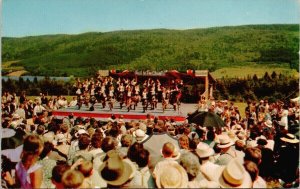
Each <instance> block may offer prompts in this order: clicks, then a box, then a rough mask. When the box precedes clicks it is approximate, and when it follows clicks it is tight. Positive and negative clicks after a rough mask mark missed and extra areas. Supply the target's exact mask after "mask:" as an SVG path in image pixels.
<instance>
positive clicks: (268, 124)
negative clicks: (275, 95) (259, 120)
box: [264, 119, 272, 128]
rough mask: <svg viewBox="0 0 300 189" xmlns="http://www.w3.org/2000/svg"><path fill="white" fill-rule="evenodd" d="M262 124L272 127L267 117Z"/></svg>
mask: <svg viewBox="0 0 300 189" xmlns="http://www.w3.org/2000/svg"><path fill="white" fill-rule="evenodd" d="M264 125H265V126H267V127H269V128H271V127H272V121H271V120H269V119H268V120H267V121H265V122H264Z"/></svg>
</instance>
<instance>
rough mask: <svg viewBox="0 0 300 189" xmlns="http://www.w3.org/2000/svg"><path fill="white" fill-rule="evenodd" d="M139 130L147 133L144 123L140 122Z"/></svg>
mask: <svg viewBox="0 0 300 189" xmlns="http://www.w3.org/2000/svg"><path fill="white" fill-rule="evenodd" d="M139 129H141V130H143V131H144V132H147V125H146V124H145V123H142V122H140V123H139Z"/></svg>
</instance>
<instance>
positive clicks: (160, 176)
mask: <svg viewBox="0 0 300 189" xmlns="http://www.w3.org/2000/svg"><path fill="white" fill-rule="evenodd" d="M160 165H161V166H160V168H159V170H158V171H157V172H156V175H155V176H156V180H155V182H156V186H157V187H158V188H187V186H188V175H187V173H186V171H185V169H184V168H183V167H182V166H180V165H179V164H178V163H177V162H175V161H166V162H164V163H162V164H160Z"/></svg>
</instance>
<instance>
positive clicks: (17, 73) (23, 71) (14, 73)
mask: <svg viewBox="0 0 300 189" xmlns="http://www.w3.org/2000/svg"><path fill="white" fill-rule="evenodd" d="M24 73H27V71H26V70H20V71H15V72H11V73H9V74H7V76H18V77H19V76H22V75H23V74H24Z"/></svg>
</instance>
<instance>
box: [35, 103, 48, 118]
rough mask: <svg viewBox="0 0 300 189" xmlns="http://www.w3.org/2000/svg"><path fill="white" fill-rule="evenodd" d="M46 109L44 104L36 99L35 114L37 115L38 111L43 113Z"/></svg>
mask: <svg viewBox="0 0 300 189" xmlns="http://www.w3.org/2000/svg"><path fill="white" fill-rule="evenodd" d="M44 110H46V109H45V108H44V106H42V105H41V104H40V102H39V101H36V105H35V107H34V109H33V115H34V116H37V113H42V112H43V111H44Z"/></svg>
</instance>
